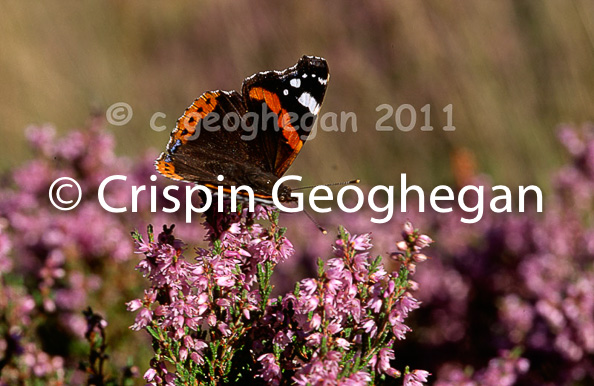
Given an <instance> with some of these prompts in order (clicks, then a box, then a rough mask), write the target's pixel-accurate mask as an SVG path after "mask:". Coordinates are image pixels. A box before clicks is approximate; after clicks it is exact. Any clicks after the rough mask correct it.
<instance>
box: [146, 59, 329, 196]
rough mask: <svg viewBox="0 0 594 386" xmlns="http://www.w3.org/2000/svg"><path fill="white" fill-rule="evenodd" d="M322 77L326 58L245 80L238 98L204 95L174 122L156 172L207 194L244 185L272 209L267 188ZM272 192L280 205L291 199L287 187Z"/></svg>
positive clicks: (301, 127)
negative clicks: (195, 185) (203, 188)
mask: <svg viewBox="0 0 594 386" xmlns="http://www.w3.org/2000/svg"><path fill="white" fill-rule="evenodd" d="M329 76H330V75H329V72H328V64H327V63H326V60H324V59H323V58H318V57H314V56H304V57H302V58H301V59H300V60H299V62H297V64H295V65H294V66H293V67H290V68H287V69H285V70H283V71H266V72H260V73H257V74H255V75H252V76H250V77H248V78H246V79H245V80H244V81H243V85H242V90H241V93H239V92H237V91H220V90H217V91H208V92H205V93H204V94H202V95H201V96H200V97H199V98H198V99H196V100H195V101H194V103H192V105H191V106H190V107H188V108H187V109H186V111H185V112H184V115H182V116H181V117H180V118H179V119H178V121H177V124H176V127H175V129H174V130H173V132H172V133H171V138H170V140H169V143H168V144H167V150H166V151H165V152H163V153H162V154H161V156H160V157H159V158H158V159H157V160H156V162H155V166H156V168H157V170H158V171H159V173H161V174H162V175H164V176H165V177H168V178H171V179H174V180H183V181H187V182H194V183H198V184H201V185H204V186H206V187H208V188H210V189H212V190H214V191H216V190H217V187H218V186H221V185H222V186H223V187H224V191H225V192H226V193H229V192H230V186H239V185H247V186H249V187H251V188H252V189H253V191H254V198H255V199H256V200H257V201H259V202H263V203H266V204H272V187H273V186H274V184H275V182H276V181H278V179H279V178H280V177H281V176H282V175H283V174H284V173H285V172H286V171H287V169H288V168H289V166H291V164H292V163H293V161H294V160H295V157H297V154H299V151H300V150H301V147H302V146H303V143H304V142H305V140H306V139H307V136H308V135H309V132H310V131H311V128H312V127H313V124H314V122H315V118H316V116H317V114H318V112H319V110H320V105H321V104H322V100H323V99H324V94H325V93H326V85H327V83H328V79H329ZM230 125H233V126H232V127H229V126H230ZM219 175H222V176H223V177H224V179H223V180H222V181H219V180H218V179H217V177H218V176H219ZM278 192H279V193H278V199H279V201H280V202H287V201H294V199H293V198H292V197H291V195H290V193H291V189H290V188H289V187H287V186H285V185H281V186H280V189H279V191H278ZM242 193H244V192H243V191H239V192H238V194H242ZM245 195H246V194H244V196H245Z"/></svg>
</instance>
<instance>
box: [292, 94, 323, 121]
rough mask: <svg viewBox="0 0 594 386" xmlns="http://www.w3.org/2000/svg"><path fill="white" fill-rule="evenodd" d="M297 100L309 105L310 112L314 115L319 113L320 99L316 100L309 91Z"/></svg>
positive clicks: (306, 105) (303, 104)
mask: <svg viewBox="0 0 594 386" xmlns="http://www.w3.org/2000/svg"><path fill="white" fill-rule="evenodd" d="M297 101H298V102H299V103H301V105H302V106H305V107H307V108H308V109H309V112H310V113H312V114H314V115H317V114H318V111H320V105H319V104H318V101H316V98H314V97H312V96H311V94H310V93H308V92H304V93H302V94H301V96H300V97H299V99H298V100H297Z"/></svg>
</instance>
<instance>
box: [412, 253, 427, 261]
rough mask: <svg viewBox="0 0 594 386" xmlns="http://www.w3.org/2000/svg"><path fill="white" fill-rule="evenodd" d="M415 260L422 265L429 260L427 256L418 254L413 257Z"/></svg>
mask: <svg viewBox="0 0 594 386" xmlns="http://www.w3.org/2000/svg"><path fill="white" fill-rule="evenodd" d="M413 259H414V260H415V261H416V262H417V263H422V262H423V261H425V260H427V256H426V255H424V254H422V253H416V254H414V255H413Z"/></svg>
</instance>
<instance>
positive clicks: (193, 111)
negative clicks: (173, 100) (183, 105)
mask: <svg viewBox="0 0 594 386" xmlns="http://www.w3.org/2000/svg"><path fill="white" fill-rule="evenodd" d="M219 95H220V93H218V92H211V91H209V92H206V93H204V94H202V95H201V96H200V98H198V99H196V100H195V101H194V103H192V105H191V106H190V107H188V108H187V109H186V111H184V115H182V116H181V117H180V118H179V119H178V120H177V125H176V128H175V131H174V132H173V136H172V141H173V143H175V142H176V141H177V140H178V139H179V140H180V141H181V143H182V144H185V143H186V142H188V140H189V139H190V138H191V137H192V135H194V133H196V126H197V125H198V122H199V121H200V120H201V119H202V118H204V117H205V116H207V115H208V114H209V113H211V112H212V111H214V109H215V108H216V106H217V97H218V96H219Z"/></svg>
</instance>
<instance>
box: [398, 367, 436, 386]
mask: <svg viewBox="0 0 594 386" xmlns="http://www.w3.org/2000/svg"><path fill="white" fill-rule="evenodd" d="M429 375H431V374H430V373H429V372H428V371H425V370H413V371H412V372H410V373H408V374H405V375H404V380H403V382H402V384H403V385H404V386H422V385H423V383H424V382H427V377H428V376H429Z"/></svg>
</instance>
